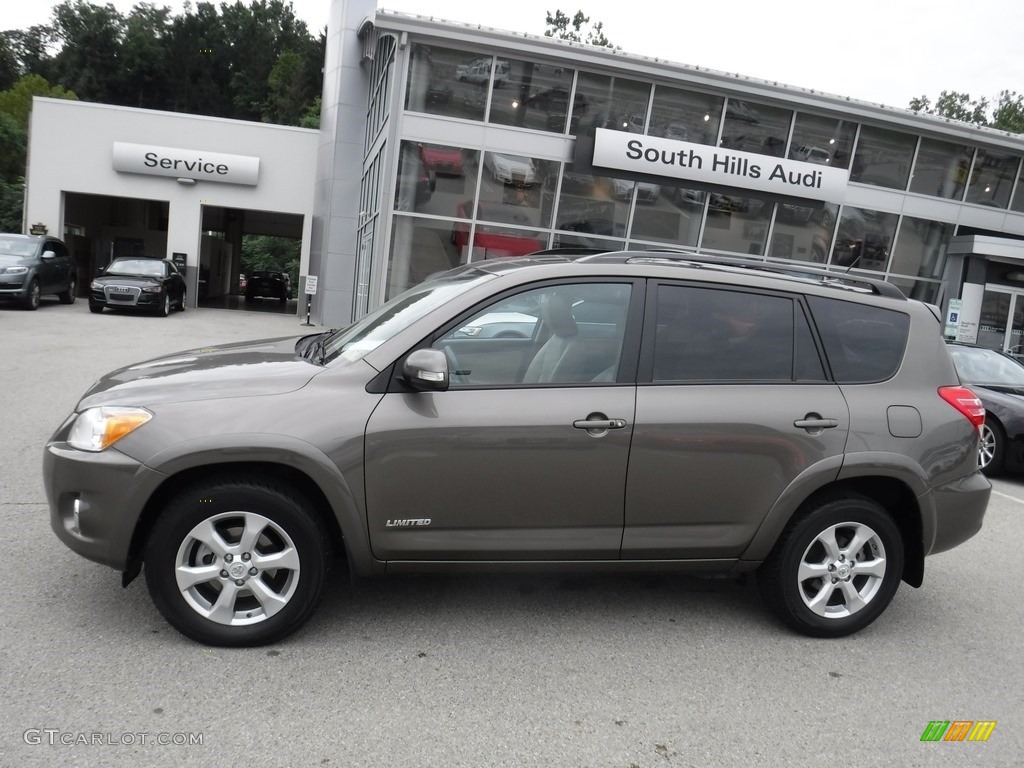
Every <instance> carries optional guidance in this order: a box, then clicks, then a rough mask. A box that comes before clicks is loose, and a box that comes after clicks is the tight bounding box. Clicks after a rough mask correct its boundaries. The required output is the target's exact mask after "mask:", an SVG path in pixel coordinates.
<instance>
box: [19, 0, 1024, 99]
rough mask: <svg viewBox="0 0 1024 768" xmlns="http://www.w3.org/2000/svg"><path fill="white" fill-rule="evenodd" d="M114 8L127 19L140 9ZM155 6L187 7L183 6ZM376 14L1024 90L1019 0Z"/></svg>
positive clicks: (614, 4) (43, 7)
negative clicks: (572, 29) (599, 34)
mask: <svg viewBox="0 0 1024 768" xmlns="http://www.w3.org/2000/svg"><path fill="white" fill-rule="evenodd" d="M243 1H245V0H243ZM93 2H96V3H97V4H102V3H100V1H99V0H93ZM111 2H112V3H113V5H115V6H116V7H117V8H118V9H119V10H120V11H121V12H122V13H127V12H128V11H130V9H131V7H132V6H133V5H134V4H135V0H111ZM154 4H155V5H158V6H159V5H167V6H168V7H170V8H172V9H174V10H175V12H180V9H181V7H182V2H181V0H173V1H170V2H159V1H158V0H157V1H156V2H154ZM292 4H293V5H294V7H295V11H296V15H297V16H299V18H301V19H303V20H305V21H306V23H307V24H308V25H309V27H310V29H311V30H313V31H317V30H319V29H321V28H322V27H323V26H325V25H326V23H327V16H328V12H329V8H330V0H292ZM2 5H3V8H2V10H0V29H24V28H27V27H29V26H31V25H33V24H42V23H46V22H47V21H48V20H49V18H50V11H49V10H48V8H50V7H52V5H54V3H48V2H45V0H44V2H38V0H35V1H34V0H21V1H17V0H3V2H2ZM378 7H380V8H385V9H389V10H395V11H403V12H406V13H416V14H421V15H426V16H431V15H432V16H435V17H438V18H444V19H448V20H449V21H460V22H466V23H472V24H483V25H485V26H490V27H494V28H496V29H504V30H509V31H513V32H529V33H532V34H537V35H541V34H543V33H544V29H545V23H544V20H545V18H546V15H547V12H548V11H551V12H554V11H555V10H556V9H559V8H560V9H561V10H562V11H563V12H565V13H567V14H568V15H570V16H571V15H572V14H574V13H575V12H576V10H578V9H582V10H583V11H584V13H586V14H588V15H589V16H590V19H591V21H592V22H594V21H601V22H603V23H604V30H605V34H606V35H607V36H608V38H609V39H610V40H611V41H612V43H614V44H615V45H618V46H621V47H622V49H623V50H624V51H626V52H628V53H635V54H641V55H645V56H657V57H660V58H666V59H669V60H671V61H676V62H680V63H683V64H692V65H696V66H700V67H709V68H711V69H718V70H722V71H725V72H730V73H738V74H741V75H747V76H750V77H756V78H760V79H763V80H771V81H778V82H780V83H786V84H788V85H795V86H800V87H803V88H813V89H815V90H818V91H824V92H826V93H831V94H835V95H839V96H849V97H851V98H855V99H860V100H862V101H869V102H876V103H880V104H887V105H889V106H895V107H906V106H907V104H908V103H909V101H910V99H912V98H913V97H915V96H921V95H926V96H928V97H929V98H931V99H932V100H933V101H934V99H935V97H937V96H938V95H939V93H940V92H941V91H942V90H954V91H960V92H966V93H969V94H970V95H971V96H972V97H973V98H975V99H978V98H981V97H985V98H988V99H989V101H990V102H994V101H995V100H996V98H997V97H998V95H999V92H1000V91H1002V90H1004V89H1005V90H1010V91H1017V92H1018V93H1024V2H1021V0H858V2H849V3H846V2H835V1H834V0H833V1H832V2H827V1H826V2H821V3H808V2H795V1H794V0H789V1H788V2H787V1H786V0H775V1H774V2H768V1H766V0H730V1H729V2H724V3H716V2H700V3H685V2H680V0H675V2H672V1H671V0H642V1H641V2H626V1H624V0H573V2H572V3H568V2H565V1H564V0H563V2H558V0H505V1H504V2H502V1H501V0H498V1H497V2H493V1H492V2H488V0H379V2H378ZM669 9H671V10H669Z"/></svg>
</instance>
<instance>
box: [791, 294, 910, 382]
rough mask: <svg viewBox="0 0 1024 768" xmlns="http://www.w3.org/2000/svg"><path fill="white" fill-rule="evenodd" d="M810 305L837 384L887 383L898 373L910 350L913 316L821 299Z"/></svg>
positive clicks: (810, 297) (811, 297)
mask: <svg viewBox="0 0 1024 768" xmlns="http://www.w3.org/2000/svg"><path fill="white" fill-rule="evenodd" d="M808 302H809V303H810V306H811V312H812V313H813V315H814V321H815V323H817V326H818V331H819V332H820V333H821V340H822V342H824V344H825V355H826V357H827V358H828V362H829V365H830V366H831V367H832V375H833V377H835V380H836V381H837V382H839V383H840V384H853V383H867V382H872V381H885V380H886V379H889V378H891V377H892V376H893V375H894V374H895V373H896V371H897V370H898V369H899V367H900V363H901V362H902V360H903V354H904V352H905V351H906V349H907V334H908V332H909V329H910V317H909V316H907V315H905V314H904V313H902V312H896V311H895V310H891V309H882V308H881V307H872V306H868V305H866V304H856V303H854V302H852V301H839V300H836V299H823V298H820V297H817V296H809V297H808Z"/></svg>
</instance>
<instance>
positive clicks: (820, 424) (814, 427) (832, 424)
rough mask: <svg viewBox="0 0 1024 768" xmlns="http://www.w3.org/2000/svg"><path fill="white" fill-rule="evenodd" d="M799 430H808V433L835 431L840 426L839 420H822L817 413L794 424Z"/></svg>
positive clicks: (809, 414)
mask: <svg viewBox="0 0 1024 768" xmlns="http://www.w3.org/2000/svg"><path fill="white" fill-rule="evenodd" d="M793 426H794V427H796V428H797V429H806V430H807V431H808V432H821V431H822V430H823V429H835V428H836V427H838V426H839V419H826V418H822V417H821V416H819V415H818V414H816V413H808V414H807V415H806V416H804V417H803V418H802V419H797V420H796V421H794V422H793Z"/></svg>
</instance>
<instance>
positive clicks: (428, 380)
mask: <svg viewBox="0 0 1024 768" xmlns="http://www.w3.org/2000/svg"><path fill="white" fill-rule="evenodd" d="M402 376H403V377H405V380H406V382H407V383H408V384H409V386H410V387H412V388H413V389H416V390H419V391H421V392H444V391H445V390H447V389H448V383H449V379H448V358H447V357H446V356H445V354H444V352H442V351H441V350H439V349H417V350H416V351H415V352H412V353H410V354H409V356H408V357H407V358H405V362H404V363H402Z"/></svg>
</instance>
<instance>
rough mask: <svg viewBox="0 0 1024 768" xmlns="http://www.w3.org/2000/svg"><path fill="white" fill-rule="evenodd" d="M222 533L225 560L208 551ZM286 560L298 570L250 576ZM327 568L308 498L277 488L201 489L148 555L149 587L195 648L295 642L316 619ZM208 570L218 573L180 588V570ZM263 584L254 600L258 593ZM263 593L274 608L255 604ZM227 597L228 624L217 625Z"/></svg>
mask: <svg viewBox="0 0 1024 768" xmlns="http://www.w3.org/2000/svg"><path fill="white" fill-rule="evenodd" d="M247 515H248V516H249V518H248V520H249V521H250V525H251V526H253V527H251V528H249V531H248V532H249V534H250V535H252V536H254V537H256V542H255V546H253V547H251V551H248V552H247V551H244V549H245V546H244V541H243V538H242V534H243V532H244V531H243V529H245V528H246V517H245V516H247ZM260 526H265V527H260ZM214 528H215V529H216V531H217V533H218V534H219V536H220V538H221V539H223V541H224V542H226V543H227V549H228V551H227V552H220V553H218V552H216V551H214V549H213V548H211V547H209V546H207V545H206V544H205V543H203V537H204V536H205V535H206V532H207V531H209V530H213V529H214ZM209 538H210V539H211V540H215V537H209ZM215 546H219V545H215ZM285 553H290V554H288V555H287V557H288V558H289V559H290V560H292V561H293V563H294V567H278V568H267V569H266V571H265V572H264V573H257V574H255V575H253V574H252V572H251V571H252V570H257V567H258V566H259V565H260V563H261V562H262V561H264V559H265V558H271V557H274V556H275V555H284V554H285ZM243 563H244V565H243ZM328 563H329V545H328V537H327V535H326V533H325V531H324V530H323V527H322V525H320V524H319V522H318V520H317V518H316V517H315V516H314V513H313V512H312V506H311V505H310V503H309V502H308V501H307V500H306V499H305V498H304V497H303V496H302V495H301V494H299V493H297V492H296V491H295V490H294V489H293V488H291V487H289V486H288V485H286V484H283V483H277V482H275V481H273V480H269V481H265V482H264V481H255V480H252V479H250V478H248V477H226V478H222V479H219V480H218V479H213V480H210V481H206V482H203V483H199V484H197V485H194V486H192V487H190V488H188V489H187V490H185V491H183V492H181V493H180V494H179V495H178V496H176V497H175V498H174V499H173V500H172V501H171V502H170V503H169V504H168V505H167V506H166V507H165V508H164V510H163V512H162V513H161V515H160V517H159V518H158V519H157V522H156V524H155V525H154V526H153V529H152V531H151V532H150V535H149V542H148V544H147V546H146V552H145V565H146V586H147V587H148V588H149V593H150V595H151V596H152V598H153V602H154V603H155V604H156V607H157V609H158V610H159V611H160V613H161V614H162V615H163V616H164V618H165V619H167V621H168V622H169V623H170V624H171V625H172V626H173V627H174V628H175V629H177V630H178V631H179V632H181V633H182V634H184V635H186V636H188V637H190V638H192V639H193V640H196V641H197V642H200V643H204V644H206V645H216V646H258V645H266V644H268V643H274V642H277V641H278V640H281V639H283V638H285V637H287V636H288V635H290V634H292V633H293V632H295V631H296V630H298V629H299V627H301V626H302V625H303V624H305V623H306V621H308V620H309V618H310V616H312V615H313V613H314V611H315V610H316V608H317V606H318V605H319V603H320V599H321V597H322V596H323V591H324V584H325V582H326V576H327V570H328ZM203 566H208V567H209V568H210V569H211V570H210V574H209V579H206V580H201V579H200V580H197V581H195V582H194V583H193V584H191V585H190V586H188V587H187V588H186V589H184V590H183V589H182V588H181V587H179V584H178V580H177V576H178V573H179V568H181V569H182V571H181V572H184V571H185V569H189V568H193V569H194V568H201V567H203ZM217 568H220V570H219V571H218V570H217ZM260 570H262V569H260ZM225 574H227V575H226V576H225ZM257 583H258V584H259V589H258V590H255V591H254V590H253V589H252V586H251V585H254V584H257ZM224 590H231V591H230V592H227V593H225V592H224ZM256 591H259V592H261V593H262V594H263V595H264V596H265V597H266V598H269V599H267V600H263V599H257V597H256ZM224 594H227V595H228V596H229V597H230V598H231V604H230V606H228V605H227V603H225V605H224V606H223V610H222V611H221V615H220V618H219V619H218V618H214V617H212V615H211V614H213V612H214V610H215V609H216V607H217V603H218V601H219V600H220V599H221V596H222V595H224ZM268 611H270V612H269V613H267V612H268Z"/></svg>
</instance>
